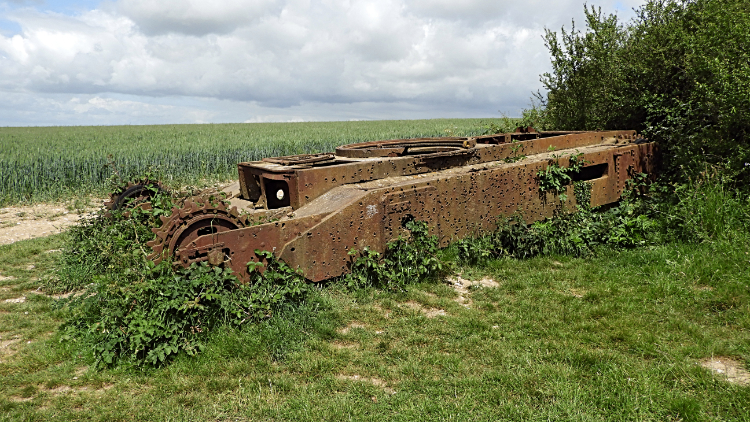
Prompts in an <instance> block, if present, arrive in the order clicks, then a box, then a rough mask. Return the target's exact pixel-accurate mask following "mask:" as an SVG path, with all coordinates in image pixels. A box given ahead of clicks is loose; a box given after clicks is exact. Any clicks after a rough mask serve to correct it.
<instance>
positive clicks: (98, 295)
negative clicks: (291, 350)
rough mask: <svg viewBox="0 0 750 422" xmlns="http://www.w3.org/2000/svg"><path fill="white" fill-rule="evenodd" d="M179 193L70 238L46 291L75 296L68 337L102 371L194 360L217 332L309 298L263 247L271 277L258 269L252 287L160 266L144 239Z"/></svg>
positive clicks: (112, 214) (227, 276)
mask: <svg viewBox="0 0 750 422" xmlns="http://www.w3.org/2000/svg"><path fill="white" fill-rule="evenodd" d="M176 196H177V194H175V195H173V194H168V193H166V192H162V191H154V192H153V196H152V197H151V198H150V202H151V205H152V207H151V208H140V207H135V208H131V209H126V210H122V209H121V210H116V211H108V212H104V211H101V212H100V213H99V214H98V215H97V216H95V217H94V218H91V219H88V220H84V221H83V222H82V223H81V224H80V225H78V226H75V227H73V228H71V229H70V231H69V232H68V234H67V235H66V237H67V239H66V240H67V244H66V245H65V247H64V248H63V251H62V254H61V258H60V262H59V267H58V268H57V269H56V271H55V273H54V276H53V277H50V278H48V280H47V286H48V287H47V290H48V291H51V292H73V291H75V292H77V294H76V295H75V296H74V297H72V298H70V299H67V300H65V301H63V305H64V306H66V307H67V308H68V309H69V315H68V317H67V321H66V323H65V325H64V326H63V332H64V335H63V339H64V340H66V341H69V342H72V343H74V344H76V345H77V347H78V348H79V349H80V353H81V354H84V355H86V356H87V357H88V358H89V359H90V360H91V361H92V364H93V365H94V366H95V367H107V366H113V365H116V364H119V363H127V364H131V365H137V366H143V365H161V364H164V363H166V362H168V361H170V360H172V359H173V358H174V357H175V356H177V355H178V354H180V353H185V354H187V355H195V354H197V353H198V352H200V351H201V350H203V349H204V347H205V345H204V341H205V338H206V335H207V334H208V333H209V332H212V331H213V330H215V329H217V328H218V327H221V326H228V327H239V326H242V325H243V324H245V323H248V322H257V321H260V320H263V319H266V318H269V317H271V315H273V314H274V313H275V312H277V311H278V310H279V309H281V308H283V307H285V306H291V304H293V303H299V302H301V301H302V300H304V298H305V296H306V293H307V290H308V287H307V285H306V283H305V280H304V277H302V276H301V275H300V274H298V273H297V272H295V271H293V270H292V269H291V268H289V267H288V266H287V265H286V264H284V263H283V262H279V261H277V260H276V259H275V258H274V257H273V255H272V254H271V253H269V252H264V251H257V252H258V253H259V254H260V255H262V256H264V257H265V258H266V262H267V268H266V271H265V272H263V273H262V274H261V272H260V271H259V268H256V267H255V266H254V268H253V271H252V272H251V282H250V283H248V284H241V283H239V282H238V280H237V278H236V277H234V275H233V274H232V272H231V270H229V269H223V268H218V267H209V266H208V265H207V264H206V263H202V264H201V265H196V264H193V265H192V266H191V267H190V268H187V269H182V268H175V267H173V266H172V264H171V262H168V261H164V262H162V263H161V264H160V265H157V266H154V264H153V263H152V262H151V261H149V260H148V259H147V255H148V252H150V250H149V251H146V250H144V247H145V242H146V241H147V240H150V239H151V238H153V233H152V232H151V228H153V227H158V226H160V219H159V217H160V216H163V215H165V214H169V213H171V207H172V205H173V201H174V200H175V198H176ZM213 200H221V198H218V197H217V198H214V199H213Z"/></svg>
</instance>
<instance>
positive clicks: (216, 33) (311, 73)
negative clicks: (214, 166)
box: [0, 0, 644, 126]
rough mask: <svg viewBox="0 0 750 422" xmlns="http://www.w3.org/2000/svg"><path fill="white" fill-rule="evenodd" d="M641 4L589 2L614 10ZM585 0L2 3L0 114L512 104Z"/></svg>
mask: <svg viewBox="0 0 750 422" xmlns="http://www.w3.org/2000/svg"><path fill="white" fill-rule="evenodd" d="M643 3H644V1H642V0H617V1H616V0H589V1H588V4H589V6H596V7H601V8H602V11H604V12H605V13H614V14H617V16H618V17H619V18H620V19H621V20H624V21H627V20H628V19H630V18H632V17H633V15H634V12H633V8H635V7H638V6H640V5H641V4H643ZM583 7H584V5H583V1H582V0H556V1H543V0H210V1H209V0H203V1H201V0H106V1H97V0H5V1H2V2H0V126H58V125H64V126H69V125H120V124H124V125H130V124H132V125H139V124H173V123H230V122H231V123H242V122H289V121H340V120H381V119H427V118H463V117H479V118H488V117H501V116H503V115H507V116H511V117H513V116H518V115H520V111H521V110H522V109H523V108H526V107H528V106H529V104H530V101H531V96H532V93H533V92H536V91H537V90H539V89H542V85H541V83H540V82H539V75H540V74H542V73H543V72H546V71H549V69H550V60H549V54H548V52H547V50H546V48H545V46H544V40H543V39H542V35H543V34H544V29H545V28H548V29H551V30H555V31H559V29H560V28H561V27H562V26H565V28H566V29H568V30H569V29H570V27H571V21H572V20H575V22H576V25H577V26H578V27H583V16H584V14H583Z"/></svg>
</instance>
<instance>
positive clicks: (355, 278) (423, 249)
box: [343, 220, 447, 291]
mask: <svg viewBox="0 0 750 422" xmlns="http://www.w3.org/2000/svg"><path fill="white" fill-rule="evenodd" d="M405 227H406V228H407V229H408V230H409V237H408V238H404V237H399V238H398V239H397V240H395V241H393V242H390V243H388V245H387V246H386V251H385V253H384V254H383V255H382V257H381V254H380V253H378V252H375V251H373V250H370V249H367V248H365V249H364V250H362V251H357V250H355V249H352V250H350V251H349V256H351V257H352V264H351V271H350V273H349V274H346V275H345V276H344V277H343V279H344V282H345V283H346V284H347V285H348V286H349V287H350V288H363V287H371V286H374V287H383V288H386V289H388V290H393V291H403V290H406V286H407V285H408V284H411V283H417V282H420V281H424V280H430V279H435V278H438V277H439V276H440V275H444V274H445V272H446V271H447V267H446V265H445V263H443V262H442V261H441V260H440V259H439V258H438V255H437V253H438V250H439V248H438V239H437V236H431V235H430V234H429V231H428V228H427V223H425V222H424V221H416V220H412V221H408V222H407V223H406V224H405Z"/></svg>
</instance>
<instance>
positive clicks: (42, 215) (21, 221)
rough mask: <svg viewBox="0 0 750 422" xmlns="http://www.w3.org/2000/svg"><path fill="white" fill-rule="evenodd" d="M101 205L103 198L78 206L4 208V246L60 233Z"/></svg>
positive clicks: (0, 224)
mask: <svg viewBox="0 0 750 422" xmlns="http://www.w3.org/2000/svg"><path fill="white" fill-rule="evenodd" d="M100 206H101V202H100V201H98V200H93V199H92V200H90V201H89V202H88V203H87V204H84V205H81V204H78V207H77V209H76V207H73V206H72V205H67V204H37V205H32V206H26V207H6V208H0V245H7V244H9V243H13V242H17V241H19V240H25V239H31V238H34V237H43V236H49V235H51V234H55V233H60V232H61V231H63V230H64V229H65V228H67V227H68V226H71V225H73V224H75V223H76V222H77V221H78V220H79V219H80V218H81V217H82V216H84V215H86V214H87V213H88V212H91V211H95V210H96V209H98V208H99V207H100Z"/></svg>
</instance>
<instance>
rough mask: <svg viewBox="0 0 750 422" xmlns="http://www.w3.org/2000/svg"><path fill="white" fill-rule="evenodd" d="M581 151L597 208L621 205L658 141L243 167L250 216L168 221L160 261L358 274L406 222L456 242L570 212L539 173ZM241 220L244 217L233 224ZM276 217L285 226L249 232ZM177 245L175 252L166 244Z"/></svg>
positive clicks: (566, 136)
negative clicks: (362, 254) (365, 257)
mask: <svg viewBox="0 0 750 422" xmlns="http://www.w3.org/2000/svg"><path fill="white" fill-rule="evenodd" d="M578 153H580V154H582V156H581V157H580V158H581V159H583V160H585V162H586V165H585V167H584V168H583V169H582V171H581V172H580V173H578V175H576V177H575V180H576V181H578V180H585V181H589V182H590V183H591V184H592V191H591V204H590V205H592V206H598V205H604V204H608V203H612V202H616V201H617V200H619V198H620V195H621V193H622V191H623V189H624V188H625V185H626V182H627V180H628V179H629V178H630V177H631V176H632V174H634V173H641V172H645V173H650V172H652V171H653V170H654V169H655V166H656V161H655V159H656V155H655V146H654V144H653V143H650V142H647V141H645V140H643V139H640V138H639V136H638V135H637V134H636V133H635V132H634V131H608V132H536V131H534V130H533V129H532V128H525V129H522V130H519V131H517V132H515V133H506V134H497V135H491V136H481V137H471V138H422V139H403V140H392V141H379V142H367V143H361V144H352V145H345V146H342V147H339V148H337V149H336V153H335V154H316V155H304V156H291V157H278V158H274V159H265V160H263V161H255V162H247V163H240V164H239V165H238V169H239V178H240V189H239V196H236V197H234V198H233V199H232V205H236V206H237V207H239V208H240V210H242V211H243V214H242V216H241V217H240V216H239V214H236V213H235V212H234V211H231V210H230V211H227V210H226V209H224V210H218V211H217V209H214V208H212V209H211V210H209V211H206V212H204V211H203V210H201V211H195V213H196V215H197V213H202V214H201V215H202V216H203V217H200V218H197V217H196V216H194V215H192V214H190V212H186V211H185V210H178V214H179V213H182V214H185V215H182V214H180V215H182V217H175V216H174V215H173V216H172V217H170V219H169V220H168V221H165V226H167V225H170V224H171V226H170V227H169V228H162V229H160V230H157V234H159V236H158V237H157V241H155V242H154V245H156V247H155V249H154V250H155V255H154V256H157V255H158V256H160V257H161V256H164V254H168V255H169V254H171V255H172V256H173V259H174V260H175V262H179V263H180V264H182V265H189V264H190V263H191V262H197V261H209V262H211V263H212V264H220V265H227V266H230V267H231V268H232V269H233V270H234V271H235V273H236V274H237V275H238V276H239V277H240V279H246V278H247V277H248V273H247V263H248V262H250V261H256V262H257V261H258V260H259V257H258V256H256V254H255V252H254V251H255V250H256V249H260V250H268V251H272V252H273V253H274V254H275V255H276V256H277V257H279V258H281V259H282V260H284V261H285V262H286V263H287V264H289V265H291V266H292V267H295V268H299V269H301V270H302V271H303V272H304V274H305V276H306V277H307V278H308V279H310V280H312V281H321V280H325V279H328V278H331V277H335V276H338V275H341V274H344V273H345V272H347V271H348V268H349V264H350V256H349V255H348V254H347V252H348V251H349V250H350V249H352V248H355V249H357V250H361V249H363V248H365V247H367V248H370V249H372V250H375V251H380V252H382V251H384V250H385V246H386V244H387V243H388V242H389V241H391V240H393V239H395V238H397V237H398V236H399V235H401V234H405V229H404V223H405V222H406V221H408V220H411V219H417V220H422V221H426V222H427V223H428V225H429V227H430V231H431V233H433V234H436V235H438V236H439V238H440V242H441V245H447V244H448V243H450V242H451V241H453V240H456V239H460V238H462V237H465V236H468V235H473V234H478V233H480V232H483V231H489V230H493V229H495V228H496V224H497V221H498V219H499V218H501V217H504V216H510V215H512V214H514V213H517V212H520V213H522V215H523V216H524V218H525V219H526V220H527V221H536V220H540V219H544V218H547V217H550V216H552V215H553V214H554V213H555V212H556V211H558V210H560V209H561V207H562V204H561V202H560V201H559V200H558V199H557V194H556V193H549V192H548V193H541V192H540V190H539V181H538V180H537V173H538V172H539V171H540V170H543V169H545V168H547V167H548V166H549V165H550V164H551V163H553V162H557V163H559V165H560V166H562V167H566V166H567V165H568V164H569V159H568V157H569V156H570V155H571V154H578ZM566 189H567V196H568V198H569V200H568V201H566V203H565V206H566V207H567V208H568V209H572V208H573V207H574V206H575V205H576V204H575V199H574V198H575V195H574V194H573V187H572V185H571V186H567V187H566ZM199 208H200V207H199ZM211 213H214V214H215V215H217V216H219V217H217V220H216V221H217V223H216V229H206V226H207V224H208V227H213V226H212V225H211V224H209V223H208V222H210V221H211V218H209V217H206V215H209V214H211ZM227 215H228V216H229V217H227ZM180 219H181V220H180ZM192 219H196V220H195V221H202V223H201V224H202V225H201V226H200V227H198V226H197V225H196V226H195V230H191V229H186V232H188V233H189V235H188V236H183V239H181V240H180V239H177V238H176V236H175V235H174V234H169V233H177V232H178V231H180V230H183V229H182V228H180V224H177V222H178V221H185V222H190V221H193V220H192ZM231 219H236V221H235V220H232V223H231V224H230V222H228V221H225V220H231ZM269 220H274V221H270V222H265V223H262V224H255V225H250V224H246V223H247V222H249V221H252V222H255V223H257V222H262V221H269ZM237 221H239V222H237ZM185 224H187V223H185ZM196 224H197V223H196ZM232 224H234V225H235V226H236V227H232ZM201 230H203V231H201ZM207 230H208V231H211V232H210V233H208V232H207ZM201 233H205V234H201ZM168 237H169V241H168V242H167V238H168ZM159 239H162V241H158V240H159ZM167 243H168V244H169V248H165V247H164V246H163V245H165V244H167ZM172 243H174V245H173V244H172ZM159 245H162V246H159ZM157 249H158V250H157Z"/></svg>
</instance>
